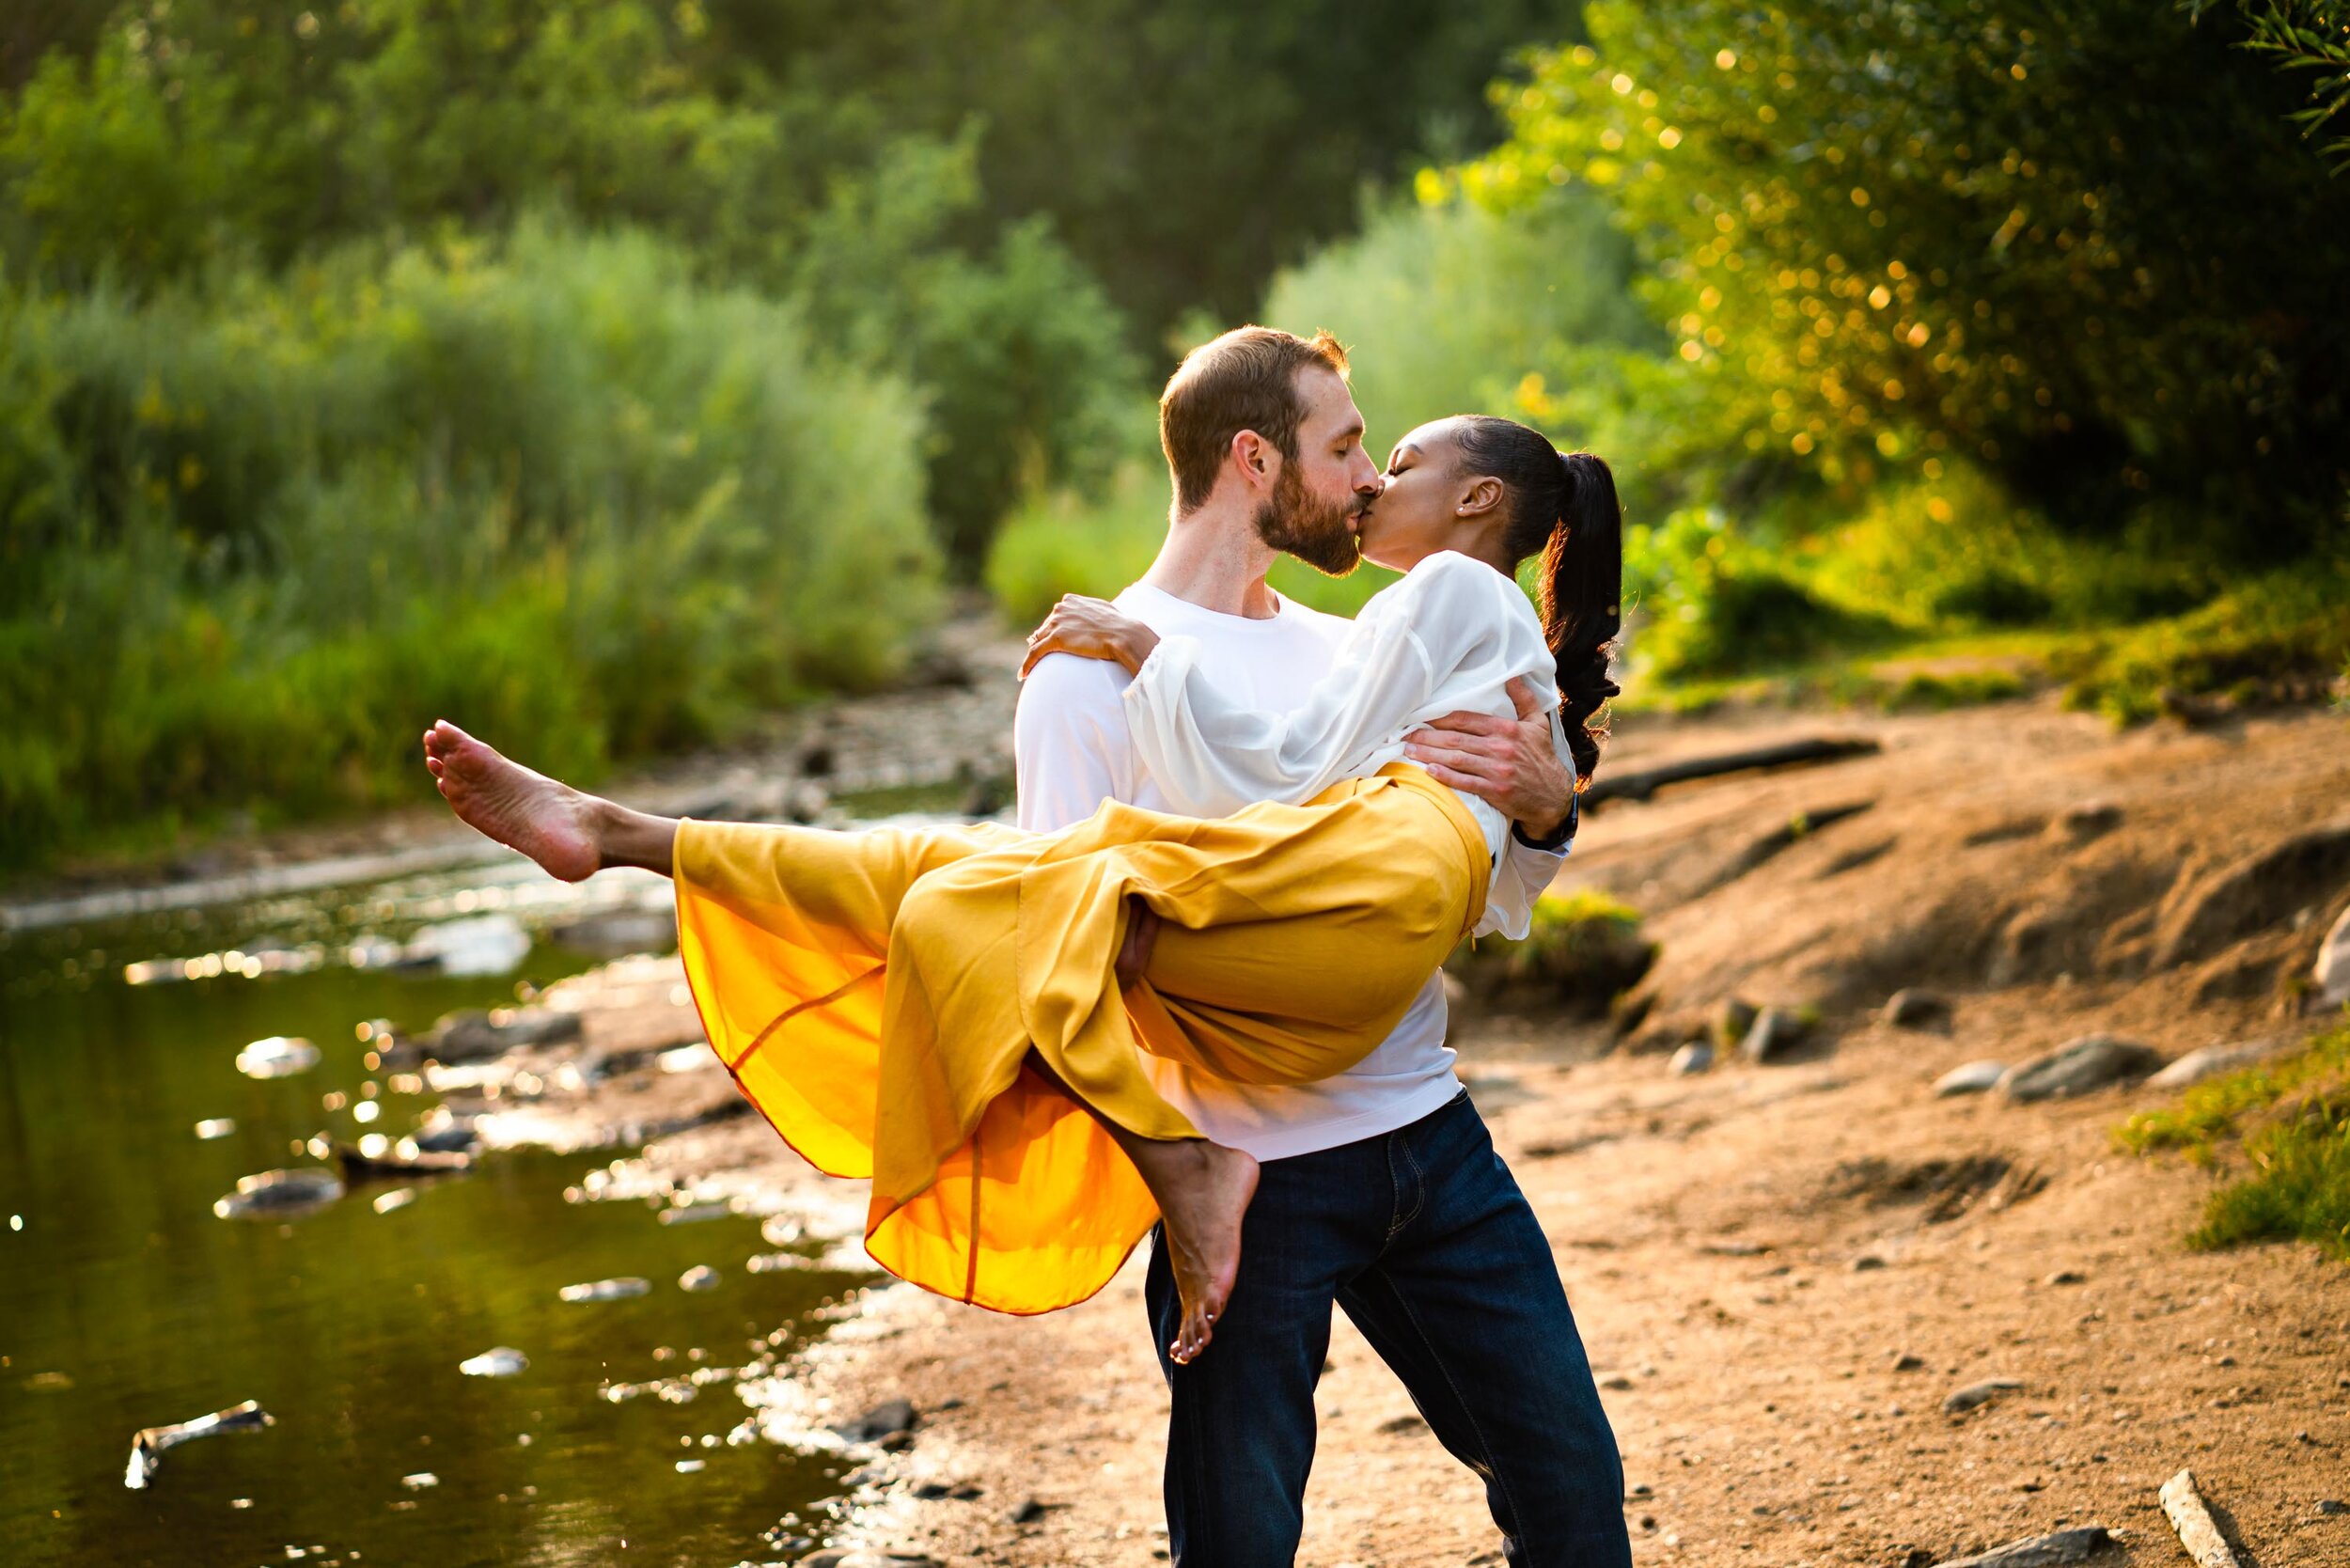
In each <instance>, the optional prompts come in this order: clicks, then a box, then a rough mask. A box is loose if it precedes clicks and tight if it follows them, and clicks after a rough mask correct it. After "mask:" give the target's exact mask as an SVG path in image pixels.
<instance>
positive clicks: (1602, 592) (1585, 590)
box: [1453, 414, 1623, 790]
mask: <svg viewBox="0 0 2350 1568" xmlns="http://www.w3.org/2000/svg"><path fill="white" fill-rule="evenodd" d="M1453 444H1454V446H1455V447H1457V448H1458V449H1459V451H1460V454H1461V468H1462V471H1463V472H1465V473H1473V474H1490V475H1492V476H1493V477H1494V478H1497V479H1499V480H1500V481H1501V483H1502V485H1503V487H1504V488H1505V489H1506V490H1507V491H1508V493H1509V494H1508V498H1507V502H1506V504H1507V505H1508V507H1509V509H1510V511H1509V519H1508V522H1507V523H1506V524H1505V525H1503V528H1502V531H1501V547H1502V549H1503V550H1504V551H1506V552H1507V553H1508V554H1509V557H1510V564H1511V566H1512V568H1515V567H1516V565H1517V563H1518V562H1520V561H1522V560H1524V559H1526V557H1528V556H1531V555H1535V554H1537V553H1539V554H1540V555H1541V556H1542V565H1541V568H1540V577H1541V581H1540V584H1539V586H1538V588H1537V595H1538V603H1539V604H1540V605H1541V608H1542V612H1543V634H1544V635H1545V636H1546V637H1547V638H1548V639H1549V642H1550V652H1551V657H1552V658H1554V659H1556V660H1557V661H1558V665H1559V696H1560V698H1563V700H1564V708H1563V711H1562V712H1561V713H1560V715H1559V717H1560V720H1561V723H1562V726H1563V728H1564V729H1565V730H1566V733H1567V749H1568V750H1569V751H1571V752H1573V753H1574V754H1575V774H1576V778H1575V788H1576V789H1577V790H1583V789H1586V788H1588V787H1589V786H1590V782H1591V772H1592V770H1593V769H1594V768H1596V767H1598V765H1599V743H1600V740H1601V738H1602V737H1603V736H1605V735H1606V733H1607V729H1606V725H1605V724H1594V723H1592V722H1591V721H1592V717H1593V715H1594V714H1596V713H1598V712H1599V710H1600V709H1601V708H1603V707H1605V706H1606V702H1607V699H1608V698H1611V697H1613V696H1615V695H1616V693H1617V692H1618V691H1619V690H1620V689H1621V688H1620V687H1618V686H1617V684H1616V683H1615V682H1613V681H1610V680H1609V679H1607V657H1608V655H1609V654H1610V653H1612V652H1613V651H1615V637H1616V633H1617V632H1618V631H1619V630H1621V629H1622V625H1623V505H1622V502H1620V501H1618V500H1617V499H1616V477H1615V475H1613V474H1611V473H1609V472H1608V471H1607V464H1606V463H1602V462H1601V461H1600V460H1599V459H1597V458H1595V457H1593V456H1592V455H1591V454H1590V453H1589V452H1563V453H1562V452H1560V451H1559V448H1558V447H1554V446H1552V445H1551V444H1550V440H1549V438H1548V437H1547V436H1545V435H1543V432H1542V431H1537V430H1529V429H1528V428H1527V427H1526V426H1524V425H1521V424H1519V423H1517V422H1516V421H1515V420H1513V419H1497V418H1495V417H1493V416H1490V415H1482V414H1473V415H1466V416H1463V417H1462V418H1461V420H1460V421H1459V424H1458V427H1457V428H1456V430H1455V431H1454V433H1453Z"/></svg>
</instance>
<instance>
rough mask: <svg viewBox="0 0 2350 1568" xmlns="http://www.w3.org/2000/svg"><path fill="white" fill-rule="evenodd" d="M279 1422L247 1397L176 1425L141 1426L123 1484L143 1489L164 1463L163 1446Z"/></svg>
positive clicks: (250, 1429)
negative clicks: (238, 1402)
mask: <svg viewBox="0 0 2350 1568" xmlns="http://www.w3.org/2000/svg"><path fill="white" fill-rule="evenodd" d="M276 1424H277V1418H276V1417H274V1416H273V1415H271V1414H270V1413H269V1412H268V1411H266V1410H264V1409H262V1408H261V1405H260V1402H259V1401H258V1400H246V1401H245V1402H244V1403H243V1404H232V1405H230V1406H229V1407H228V1408H227V1409H226V1410H215V1411H213V1412H212V1413H211V1415H209V1416H198V1417H197V1418H196V1419H194V1420H192V1421H181V1422H180V1423H179V1424H178V1425H177V1426H150V1427H144V1428H141V1429H140V1431H139V1433H138V1435H136V1436H134V1437H133V1438H132V1439H131V1464H130V1467H129V1468H127V1469H125V1470H124V1471H123V1472H122V1484H123V1485H125V1486H128V1487H129V1488H131V1490H132V1491H133V1492H136V1491H141V1490H143V1489H144V1488H145V1487H146V1486H147V1483H148V1482H150V1481H152V1480H154V1479H155V1472H156V1471H157V1470H158V1469H160V1468H161V1467H162V1466H163V1462H164V1450H165V1449H168V1448H172V1447H175V1446H176V1445H178V1444H180V1443H184V1442H186V1441H188V1440H189V1439H190V1438H192V1437H210V1436H212V1435H215V1434H217V1433H222V1432H258V1431H260V1430H261V1429H262V1428H263V1427H265V1426H275V1425H276Z"/></svg>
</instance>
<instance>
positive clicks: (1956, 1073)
mask: <svg viewBox="0 0 2350 1568" xmlns="http://www.w3.org/2000/svg"><path fill="white" fill-rule="evenodd" d="M2006 1076H2007V1063H2006V1062H2003V1061H1970V1062H1967V1063H1966V1064H1965V1065H1963V1066H1959V1067H1953V1068H1951V1070H1950V1071H1949V1072H1947V1073H1945V1074H1942V1075H1941V1076H1940V1077H1938V1078H1936V1079H1935V1080H1934V1092H1935V1094H1936V1095H1937V1096H1940V1097H1941V1098H1943V1099H1948V1098H1950V1097H1951V1095H1954V1094H1988V1093H1990V1092H1991V1090H1995V1089H1997V1088H1998V1087H1999V1080H2000V1079H2001V1078H2004V1077H2006Z"/></svg>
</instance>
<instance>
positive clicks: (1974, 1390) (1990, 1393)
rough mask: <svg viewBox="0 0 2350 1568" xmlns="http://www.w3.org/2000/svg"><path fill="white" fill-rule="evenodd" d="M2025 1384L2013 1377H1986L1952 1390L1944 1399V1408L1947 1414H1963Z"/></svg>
mask: <svg viewBox="0 0 2350 1568" xmlns="http://www.w3.org/2000/svg"><path fill="white" fill-rule="evenodd" d="M2023 1386H2024V1385H2023V1384H2022V1383H2021V1382H2019V1381H2017V1380H2016V1379H2014V1378H2013V1377H1992V1378H1985V1379H1984V1380H1983V1381H1982V1382H1981V1383H1969V1384H1968V1385H1966V1387H1965V1388H1959V1389H1956V1390H1954V1391H1952V1392H1951V1394H1950V1395H1949V1397H1947V1398H1946V1399H1944V1400H1943V1401H1942V1409H1943V1412H1944V1414H1946V1415H1951V1416H1963V1415H1965V1414H1966V1412H1967V1411H1969V1410H1972V1409H1974V1408H1976V1407H1977V1406H1978V1405H1984V1404H1988V1403H1991V1402H1992V1401H1993V1400H1995V1399H1998V1397H1999V1396H2000V1395H2001V1394H2010V1393H2013V1392H2014V1391H2015V1390H2016V1389H2018V1388H2022V1387H2023Z"/></svg>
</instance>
